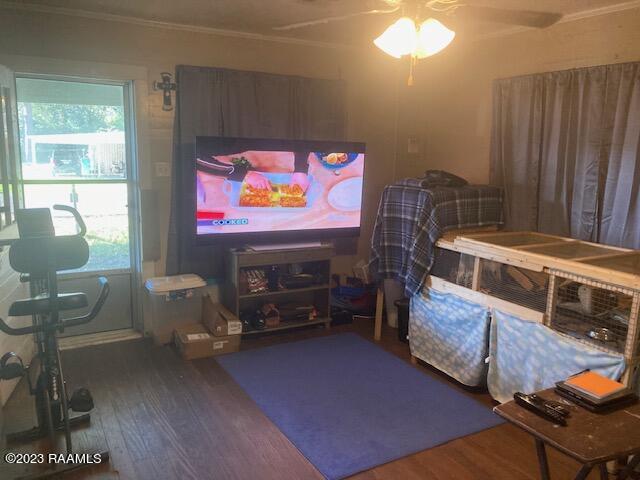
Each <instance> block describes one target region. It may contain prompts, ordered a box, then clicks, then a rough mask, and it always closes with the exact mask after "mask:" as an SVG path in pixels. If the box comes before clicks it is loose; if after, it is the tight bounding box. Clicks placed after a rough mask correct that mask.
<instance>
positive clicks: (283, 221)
mask: <svg viewBox="0 0 640 480" xmlns="http://www.w3.org/2000/svg"><path fill="white" fill-rule="evenodd" d="M364 162H365V147H364V144H362V143H347V142H319V141H298V140H273V139H248V138H229V137H197V139H196V159H195V164H196V179H195V182H196V204H197V207H196V233H197V237H198V238H199V239H201V240H202V239H207V240H220V239H222V238H225V239H230V238H234V237H244V239H245V240H246V241H252V240H253V241H255V240H261V241H283V240H287V241H292V242H295V241H298V240H302V239H313V238H327V237H329V238H330V237H333V236H344V235H351V236H354V235H358V234H359V231H360V213H361V207H362V182H363V174H364ZM294 233H295V235H294Z"/></svg>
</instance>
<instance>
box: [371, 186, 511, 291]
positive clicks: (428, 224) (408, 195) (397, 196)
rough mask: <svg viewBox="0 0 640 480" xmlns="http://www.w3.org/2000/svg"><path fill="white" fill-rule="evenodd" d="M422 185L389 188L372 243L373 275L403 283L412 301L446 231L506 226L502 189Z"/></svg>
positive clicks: (384, 195) (381, 202)
mask: <svg viewBox="0 0 640 480" xmlns="http://www.w3.org/2000/svg"><path fill="white" fill-rule="evenodd" d="M420 182H421V181H420V180H417V179H406V180H402V181H400V182H398V183H396V184H394V185H388V186H387V187H385V189H384V191H383V192H382V198H381V200H380V205H379V207H378V215H377V218H376V224H375V227H374V230H373V238H372V240H371V261H370V264H369V268H370V271H371V273H372V274H373V276H374V277H375V278H377V279H378V280H381V279H384V278H394V279H396V280H398V281H400V282H402V283H404V284H405V295H407V296H408V297H412V296H413V295H415V294H416V293H417V292H419V291H420V289H421V288H422V285H423V283H424V281H425V278H426V276H427V275H428V273H429V271H430V270H431V267H432V265H433V259H434V247H435V243H436V242H437V241H438V239H439V238H440V237H441V236H442V234H443V233H444V232H446V231H448V230H454V229H460V228H475V227H483V226H490V225H501V224H502V223H503V216H502V190H501V189H500V188H498V187H492V186H488V185H467V186H465V187H459V188H453V187H435V188H423V187H422V186H421V185H420Z"/></svg>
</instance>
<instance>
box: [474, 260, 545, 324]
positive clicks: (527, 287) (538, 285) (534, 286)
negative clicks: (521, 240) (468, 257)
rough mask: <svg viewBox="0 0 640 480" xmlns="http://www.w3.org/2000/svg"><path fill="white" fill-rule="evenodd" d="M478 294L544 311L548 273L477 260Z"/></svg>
mask: <svg viewBox="0 0 640 480" xmlns="http://www.w3.org/2000/svg"><path fill="white" fill-rule="evenodd" d="M480 269H481V271H480V284H479V288H478V289H479V290H480V291H481V292H482V293H486V294H487V295H491V296H494V297H497V298H500V299H502V300H506V301H508V302H512V303H515V304H517V305H521V306H523V307H527V308H531V309H532V310H536V311H538V312H545V310H546V306H547V292H548V288H549V274H547V273H544V272H536V271H534V270H528V269H526V268H521V267H515V266H513V265H507V264H504V263H500V262H494V261H492V260H485V259H482V260H480Z"/></svg>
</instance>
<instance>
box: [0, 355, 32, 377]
mask: <svg viewBox="0 0 640 480" xmlns="http://www.w3.org/2000/svg"><path fill="white" fill-rule="evenodd" d="M26 371H27V369H26V368H25V366H24V363H22V359H21V358H20V357H19V356H18V355H16V354H15V353H13V352H7V353H5V354H4V355H3V356H2V358H0V380H13V379H14V378H20V377H22V376H23V375H24V374H25V372H26Z"/></svg>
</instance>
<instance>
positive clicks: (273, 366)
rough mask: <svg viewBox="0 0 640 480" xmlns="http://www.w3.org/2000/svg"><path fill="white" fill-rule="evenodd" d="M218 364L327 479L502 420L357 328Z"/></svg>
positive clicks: (231, 357)
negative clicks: (357, 332) (360, 333)
mask: <svg viewBox="0 0 640 480" xmlns="http://www.w3.org/2000/svg"><path fill="white" fill-rule="evenodd" d="M218 362H219V363H220V364H221V365H222V366H223V367H224V368H225V370H227V372H229V373H230V374H231V376H232V377H233V378H234V379H235V380H236V381H237V382H238V383H239V384H240V385H241V386H242V388H244V390H245V391H246V392H247V393H248V394H249V396H250V397H251V398H252V399H253V400H254V401H255V402H256V403H257V404H258V405H259V406H260V408H261V409H262V410H263V411H264V413H265V414H266V415H267V416H268V417H269V418H270V419H271V420H272V421H273V422H274V423H275V424H276V425H277V426H278V428H279V429H280V430H281V431H282V432H283V433H284V434H285V435H286V436H287V437H288V438H289V440H291V442H293V444H294V445H295V446H296V447H297V448H298V449H299V450H300V451H301V452H302V453H303V455H304V456H305V457H307V459H309V461H310V462H311V463H312V464H313V465H315V467H316V468H317V469H318V470H320V472H322V474H323V475H325V477H327V478H329V479H331V480H333V479H339V478H344V477H346V476H349V475H353V474H355V473H357V472H360V471H363V470H367V469H369V468H373V467H375V466H377V465H381V464H383V463H386V462H390V461H392V460H395V459H398V458H400V457H404V456H406V455H410V454H412V453H415V452H419V451H421V450H424V449H427V448H430V447H434V446H436V445H439V444H441V443H444V442H447V441H449V440H453V439H455V438H458V437H462V436H464V435H469V434H471V433H475V432H478V431H480V430H484V429H486V428H489V427H493V426H495V425H498V424H500V423H502V422H501V420H500V419H499V418H498V417H497V416H496V415H494V414H493V413H492V411H491V410H490V409H489V408H487V407H486V406H484V405H482V404H480V403H478V402H477V401H475V400H473V399H471V398H469V397H467V396H465V395H464V394H462V393H459V392H458V391H456V390H455V389H454V388H452V387H450V386H449V385H447V384H446V383H443V382H442V381H439V380H437V379H434V378H432V377H430V376H428V375H426V374H425V373H423V372H421V371H420V370H419V369H416V368H413V367H412V366H410V365H408V364H407V363H406V362H404V361H402V360H401V359H399V358H397V357H395V356H394V355H392V354H390V353H387V352H385V351H384V350H382V349H381V348H380V347H378V346H376V345H374V344H373V343H371V342H368V341H366V340H364V339H362V338H360V337H359V336H357V335H355V334H351V333H345V334H339V335H332V336H328V337H321V338H314V339H311V340H303V341H299V342H293V343H286V344H282V345H274V346H271V347H266V348H260V349H256V350H248V351H245V352H239V353H233V354H230V355H225V356H222V357H219V358H218Z"/></svg>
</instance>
